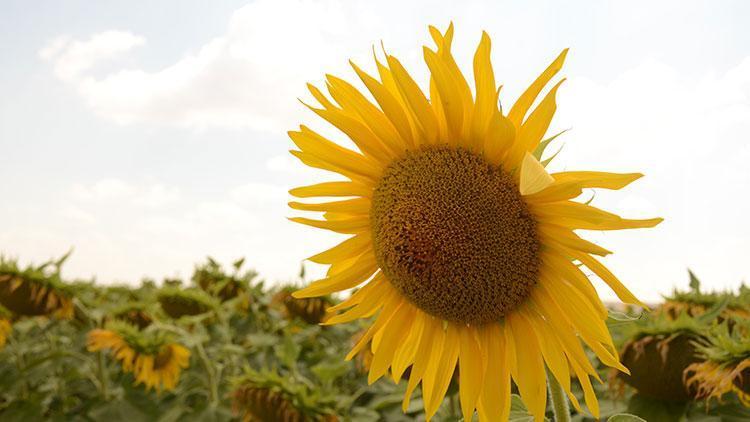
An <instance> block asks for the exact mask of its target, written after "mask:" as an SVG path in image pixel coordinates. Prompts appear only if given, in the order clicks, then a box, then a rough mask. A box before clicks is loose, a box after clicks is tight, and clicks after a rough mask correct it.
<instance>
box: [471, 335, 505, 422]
mask: <svg viewBox="0 0 750 422" xmlns="http://www.w3.org/2000/svg"><path fill="white" fill-rule="evenodd" d="M480 338H481V339H482V340H481V342H482V347H483V349H484V350H485V353H486V354H487V370H486V372H485V376H484V383H483V386H482V392H481V396H480V398H479V403H478V411H479V420H480V421H481V422H492V421H507V420H508V416H509V414H510V364H509V363H508V353H507V348H506V342H505V337H504V334H503V331H502V330H501V328H500V325H499V324H496V323H492V324H485V325H484V326H483V327H482V328H481V329H480Z"/></svg>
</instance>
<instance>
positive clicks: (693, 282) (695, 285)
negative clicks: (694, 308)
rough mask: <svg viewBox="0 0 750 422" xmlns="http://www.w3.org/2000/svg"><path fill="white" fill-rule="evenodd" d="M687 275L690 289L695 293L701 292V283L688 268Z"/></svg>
mask: <svg viewBox="0 0 750 422" xmlns="http://www.w3.org/2000/svg"><path fill="white" fill-rule="evenodd" d="M688 275H689V276H690V289H691V290H692V291H694V292H696V293H698V292H700V291H701V281H700V280H698V277H696V276H695V274H693V271H691V270H690V268H688Z"/></svg>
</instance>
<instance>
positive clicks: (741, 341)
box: [684, 319, 750, 407]
mask: <svg viewBox="0 0 750 422" xmlns="http://www.w3.org/2000/svg"><path fill="white" fill-rule="evenodd" d="M730 327H731V328H730ZM695 347H696V348H697V352H698V355H699V356H700V357H701V358H702V359H704V361H702V362H698V363H695V364H693V365H690V366H689V367H688V368H687V370H686V371H685V373H684V380H685V383H686V384H687V385H690V386H694V388H696V389H697V391H698V396H699V397H701V398H705V399H706V401H707V402H708V401H710V400H711V399H718V400H721V398H722V396H724V395H725V394H728V393H731V392H734V393H735V394H736V395H737V397H738V398H739V399H740V402H741V403H742V404H743V405H745V406H746V407H750V322H748V320H747V319H744V320H737V321H735V324H731V325H730V324H729V323H728V322H725V323H722V324H720V325H718V326H715V327H712V329H711V330H708V333H707V336H706V337H705V338H702V339H699V340H698V341H696V342H695Z"/></svg>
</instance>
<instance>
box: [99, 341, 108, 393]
mask: <svg viewBox="0 0 750 422" xmlns="http://www.w3.org/2000/svg"><path fill="white" fill-rule="evenodd" d="M98 355H99V356H98V362H97V366H98V369H99V383H100V384H101V389H102V397H103V398H104V401H108V400H109V386H108V384H109V382H108V380H107V372H106V365H105V364H104V353H102V352H101V351H99V352H98Z"/></svg>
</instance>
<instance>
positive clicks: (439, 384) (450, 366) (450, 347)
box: [422, 323, 459, 421]
mask: <svg viewBox="0 0 750 422" xmlns="http://www.w3.org/2000/svg"><path fill="white" fill-rule="evenodd" d="M458 344H459V339H458V330H457V329H456V324H453V323H449V324H448V328H447V330H446V332H445V342H444V343H443V347H442V348H440V349H437V350H433V352H432V353H434V354H436V355H440V359H439V360H438V361H437V362H436V363H437V367H436V368H435V371H434V373H432V372H429V371H428V373H429V374H430V375H434V378H432V380H433V382H434V384H433V387H432V392H431V393H430V392H429V389H427V390H426V389H425V385H426V383H427V382H428V376H427V375H425V380H424V381H423V384H422V391H424V392H425V394H426V395H427V397H425V404H424V409H425V416H426V417H427V420H428V421H429V420H430V419H431V418H432V417H433V416H434V415H435V413H437V410H438V408H439V407H440V404H441V403H442V402H443V398H444V397H445V393H446V392H447V391H448V386H449V385H450V382H451V378H452V376H453V372H454V371H455V370H456V361H457V360H458ZM440 350H442V353H440Z"/></svg>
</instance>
